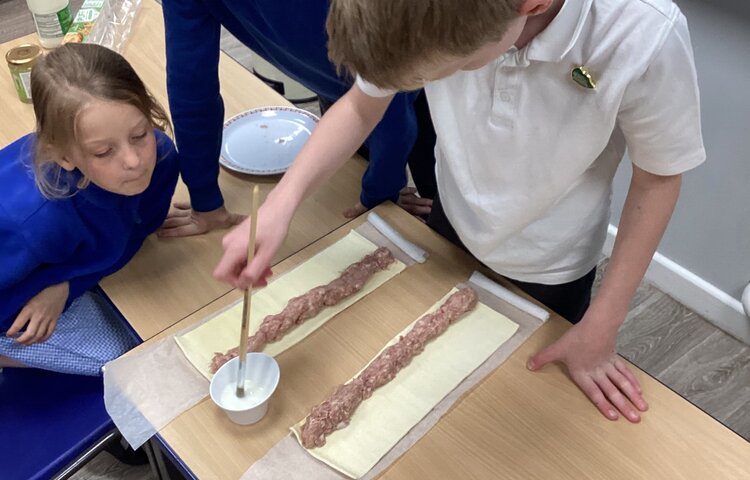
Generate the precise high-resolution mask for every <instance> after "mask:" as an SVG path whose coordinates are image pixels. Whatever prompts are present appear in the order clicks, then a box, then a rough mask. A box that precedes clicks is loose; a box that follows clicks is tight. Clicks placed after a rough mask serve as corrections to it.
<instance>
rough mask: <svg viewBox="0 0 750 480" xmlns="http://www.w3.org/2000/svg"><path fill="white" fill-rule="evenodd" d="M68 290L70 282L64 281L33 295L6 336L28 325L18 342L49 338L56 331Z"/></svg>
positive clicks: (12, 334) (40, 340) (30, 342)
mask: <svg viewBox="0 0 750 480" xmlns="http://www.w3.org/2000/svg"><path fill="white" fill-rule="evenodd" d="M68 292H69V289H68V282H63V283H58V284H57V285H52V286H50V287H47V288H45V289H44V290H42V291H41V292H39V293H37V294H36V295H35V296H33V297H31V299H30V300H29V301H28V302H26V305H25V306H24V307H23V308H22V309H21V313H19V314H18V316H17V317H16V320H15V321H14V322H13V324H12V325H11V326H10V328H9V329H8V331H7V333H6V336H8V337H13V336H15V335H16V334H17V333H18V332H20V331H21V329H23V328H24V326H26V329H25V330H26V331H25V332H23V333H22V334H21V335H20V336H19V337H18V338H17V339H16V341H17V342H18V343H22V344H24V345H32V344H34V343H37V342H43V341H45V340H47V339H48V338H49V337H50V336H51V335H52V332H54V331H55V327H56V326H57V320H58V319H59V318H60V314H62V312H63V310H64V309H65V302H66V301H67V300H68Z"/></svg>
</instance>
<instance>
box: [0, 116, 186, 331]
mask: <svg viewBox="0 0 750 480" xmlns="http://www.w3.org/2000/svg"><path fill="white" fill-rule="evenodd" d="M155 132H156V138H157V163H156V168H155V169H154V173H153V175H152V178H151V184H150V185H149V186H148V188H147V189H146V190H145V191H144V192H143V193H141V194H138V195H134V196H125V195H119V194H116V193H111V192H108V191H105V190H102V189H101V188H99V187H97V186H96V185H94V184H90V185H89V186H88V187H86V188H84V189H81V190H78V191H76V193H75V195H73V196H71V197H67V198H63V199H56V200H49V199H47V198H45V197H44V196H42V194H41V193H40V192H39V190H38V189H37V187H36V185H35V183H34V177H33V174H32V171H31V160H32V158H33V150H34V141H35V136H34V135H33V134H31V135H26V136H25V137H22V138H20V139H18V140H16V141H15V142H14V143H12V144H10V145H9V146H7V147H6V148H4V149H2V150H0V188H2V189H3V194H2V195H0V334H4V333H5V331H6V330H7V329H8V328H9V327H10V325H11V324H12V323H13V321H14V320H15V317H16V315H17V314H18V312H19V311H20V310H21V309H22V308H23V306H24V305H25V304H26V302H28V300H29V299H30V298H31V297H33V296H34V295H36V294H37V293H39V292H40V291H41V290H43V289H44V288H46V287H49V286H51V285H55V284H58V283H61V282H65V281H68V282H69V283H70V294H69V297H68V302H67V304H66V308H67V306H68V305H70V303H71V302H72V301H73V300H74V299H75V298H77V297H78V296H80V295H81V294H82V293H84V292H85V291H86V290H88V289H90V288H92V287H93V286H94V285H96V284H97V283H98V282H99V281H100V280H101V279H102V278H103V277H104V276H106V275H109V274H111V273H113V272H115V271H117V270H118V269H120V268H121V267H122V266H123V265H125V264H126V263H127V262H128V261H129V260H130V259H131V258H132V257H133V255H135V253H136V252H137V251H138V249H139V248H140V247H141V244H142V243H143V241H144V240H145V239H146V237H147V236H148V235H149V234H150V233H152V232H154V231H155V230H156V229H157V228H159V226H160V225H161V224H162V222H163V221H164V219H165V218H166V215H167V213H168V212H169V206H170V201H171V198H172V195H173V194H174V190H175V185H176V184H177V177H178V173H179V162H178V157H177V152H176V150H175V148H174V145H173V144H172V141H171V140H170V139H169V137H167V136H166V135H165V134H164V133H162V132H161V131H158V130H156V131H155ZM79 178H80V173H79V172H77V171H76V172H72V174H70V179H69V181H70V182H71V183H70V184H72V185H75V184H76V182H77V180H78V179H79Z"/></svg>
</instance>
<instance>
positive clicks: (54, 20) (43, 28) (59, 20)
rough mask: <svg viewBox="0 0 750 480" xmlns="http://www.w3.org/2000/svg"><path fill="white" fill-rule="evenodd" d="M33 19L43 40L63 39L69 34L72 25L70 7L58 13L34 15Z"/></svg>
mask: <svg viewBox="0 0 750 480" xmlns="http://www.w3.org/2000/svg"><path fill="white" fill-rule="evenodd" d="M33 17H34V23H35V24H36V31H37V32H39V36H40V37H42V38H59V37H62V36H63V35H65V34H66V33H67V32H68V30H69V29H70V24H71V23H72V18H71V15H70V6H69V5H68V6H66V7H65V8H63V9H62V10H60V11H59V12H57V13H46V14H38V13H34V14H33Z"/></svg>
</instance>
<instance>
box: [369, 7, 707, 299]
mask: <svg viewBox="0 0 750 480" xmlns="http://www.w3.org/2000/svg"><path fill="white" fill-rule="evenodd" d="M581 65H582V66H584V67H585V70H587V71H588V72H589V73H590V74H591V76H592V77H593V79H594V81H595V82H596V88H595V89H588V88H584V87H582V86H580V85H579V84H577V83H576V82H575V81H573V79H572V76H571V72H572V70H573V69H574V68H575V67H577V66H581ZM357 82H358V85H359V86H360V88H361V89H362V90H363V91H364V92H365V93H366V94H368V95H372V96H384V95H389V94H391V93H393V92H388V91H385V90H380V89H378V88H377V87H374V86H373V85H371V84H368V83H367V82H366V81H364V80H363V79H361V78H358V79H357ZM425 91H426V94H427V99H428V102H429V105H430V111H431V114H432V120H433V123H434V126H435V131H436V133H437V145H436V148H435V154H436V158H437V166H436V173H437V183H438V191H439V194H440V200H441V203H442V205H443V208H444V210H445V214H446V216H447V217H448V219H449V220H450V222H451V224H452V225H453V227H454V228H455V229H456V232H457V233H458V235H459V237H460V238H461V240H462V241H463V242H464V244H465V245H466V247H467V248H468V249H469V250H470V251H471V252H472V254H474V255H475V256H476V257H477V258H478V259H479V260H480V261H482V262H483V263H485V264H486V265H488V266H489V267H490V268H492V269H493V270H495V271H496V272H498V273H500V274H502V275H505V276H507V277H510V278H513V279H517V280H520V281H524V282H534V283H543V284H560V283H565V282H569V281H572V280H575V279H578V278H580V277H582V276H583V275H585V274H586V273H587V272H588V271H589V270H591V269H592V268H593V267H594V266H595V265H596V263H597V260H598V258H599V255H600V253H601V250H602V246H603V243H604V239H605V237H606V233H607V225H608V223H609V215H610V202H611V197H612V179H613V177H614V175H615V171H616V170H617V166H618V164H619V163H620V161H621V160H622V157H623V155H624V152H625V149H626V147H627V149H628V152H629V155H630V158H631V160H632V162H633V163H634V164H635V165H637V166H638V167H640V168H642V169H643V170H646V171H648V172H651V173H654V174H657V175H674V174H679V173H682V172H685V171H686V170H689V169H691V168H693V167H695V166H697V165H699V164H700V163H702V162H703V161H704V160H705V152H704V149H703V142H702V138H701V127H700V110H699V99H698V86H697V81H696V74H695V66H694V61H693V54H692V49H691V46H690V36H689V33H688V28H687V23H686V21H685V17H684V16H683V15H682V13H681V12H680V11H679V9H678V7H677V6H676V5H675V4H674V3H672V2H671V1H670V0H565V3H564V5H563V7H562V9H561V10H560V12H559V13H558V14H557V16H556V17H555V18H554V20H553V21H552V22H551V23H550V25H549V26H548V27H547V28H546V29H545V30H544V31H543V32H541V33H540V34H539V35H538V36H536V37H535V38H534V39H533V40H532V41H531V42H530V43H529V44H528V45H527V46H526V47H525V48H523V49H521V50H516V49H514V48H512V49H511V50H510V51H509V52H507V53H506V54H505V55H503V56H502V57H500V58H498V59H497V60H495V61H494V62H491V63H490V64H488V65H486V66H485V67H483V68H481V69H479V70H474V71H466V72H464V71H460V72H457V73H455V74H453V75H451V76H450V77H447V78H445V79H442V80H437V81H434V82H430V83H428V84H427V85H426V86H425Z"/></svg>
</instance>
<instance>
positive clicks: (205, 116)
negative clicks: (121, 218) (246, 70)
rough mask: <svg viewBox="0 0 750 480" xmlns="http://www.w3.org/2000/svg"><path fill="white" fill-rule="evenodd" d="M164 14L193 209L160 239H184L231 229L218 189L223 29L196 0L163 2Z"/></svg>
mask: <svg viewBox="0 0 750 480" xmlns="http://www.w3.org/2000/svg"><path fill="white" fill-rule="evenodd" d="M163 9H164V27H165V38H166V55H167V93H168V95H169V108H170V113H171V116H172V122H173V124H174V134H175V140H176V142H177V146H178V148H179V150H180V163H181V165H180V170H181V174H182V179H183V181H184V182H185V185H187V187H188V191H189V192H190V201H191V205H192V210H191V211H190V216H188V217H187V218H186V220H187V221H186V222H180V221H179V220H178V221H173V222H172V223H173V225H170V227H171V228H167V229H165V230H163V231H162V232H161V235H163V236H184V235H192V234H197V233H203V232H205V231H208V230H212V229H215V228H225V227H228V226H231V225H232V223H231V218H232V217H231V215H230V214H229V213H228V212H227V211H226V209H225V208H224V199H223V197H222V195H221V190H219V152H220V150H221V133H222V127H223V122H224V103H223V101H222V98H221V94H220V93H219V54H220V47H219V39H220V33H221V25H220V23H219V21H218V20H216V18H214V17H213V16H212V15H211V12H210V11H209V10H208V9H207V8H206V6H205V5H204V4H203V3H202V2H200V1H198V0H165V1H164V2H163ZM183 218H184V217H183ZM175 223H176V225H175Z"/></svg>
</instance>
